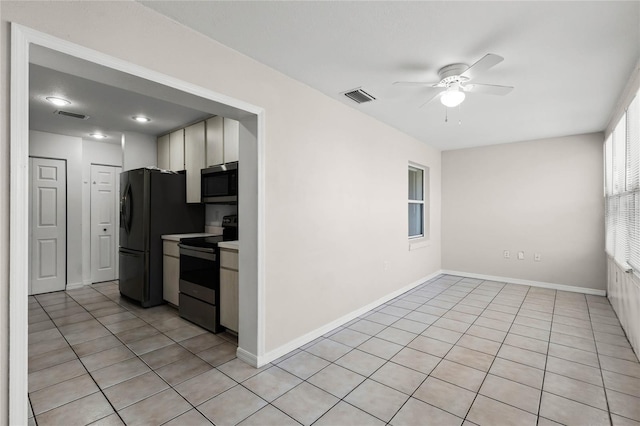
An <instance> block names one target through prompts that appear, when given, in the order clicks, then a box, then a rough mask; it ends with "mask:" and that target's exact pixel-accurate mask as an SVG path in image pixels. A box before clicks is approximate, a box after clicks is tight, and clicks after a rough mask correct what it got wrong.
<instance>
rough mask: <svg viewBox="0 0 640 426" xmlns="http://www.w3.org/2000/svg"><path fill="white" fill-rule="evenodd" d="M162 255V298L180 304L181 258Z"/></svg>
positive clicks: (176, 304)
mask: <svg viewBox="0 0 640 426" xmlns="http://www.w3.org/2000/svg"><path fill="white" fill-rule="evenodd" d="M162 257H163V259H162V298H163V299H164V300H166V301H167V302H169V303H172V304H174V305H175V306H178V303H179V302H178V288H179V283H180V259H179V258H177V257H173V256H167V255H165V256H162Z"/></svg>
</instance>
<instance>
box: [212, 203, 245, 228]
mask: <svg viewBox="0 0 640 426" xmlns="http://www.w3.org/2000/svg"><path fill="white" fill-rule="evenodd" d="M237 213H238V206H228V205H224V204H207V205H206V206H205V217H204V225H205V228H206V227H208V226H222V218H223V217H224V216H226V215H229V214H237Z"/></svg>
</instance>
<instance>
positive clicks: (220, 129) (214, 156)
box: [206, 116, 224, 167]
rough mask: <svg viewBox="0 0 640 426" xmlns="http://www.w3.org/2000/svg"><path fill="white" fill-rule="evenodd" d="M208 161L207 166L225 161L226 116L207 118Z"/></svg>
mask: <svg viewBox="0 0 640 426" xmlns="http://www.w3.org/2000/svg"><path fill="white" fill-rule="evenodd" d="M206 163H207V164H206V167H208V166H215V165H217V164H222V163H224V118H222V117H220V116H216V117H211V118H210V119H208V120H207V160H206Z"/></svg>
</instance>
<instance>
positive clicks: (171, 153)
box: [158, 116, 240, 203]
mask: <svg viewBox="0 0 640 426" xmlns="http://www.w3.org/2000/svg"><path fill="white" fill-rule="evenodd" d="M239 132H240V123H239V122H238V121H236V120H232V119H230V118H224V117H220V116H215V117H211V118H209V119H208V120H205V121H200V122H198V123H195V124H192V125H191V126H188V127H185V128H184V129H179V130H176V131H174V132H171V133H169V134H167V135H164V136H160V137H159V138H158V167H159V168H161V169H165V170H173V171H174V172H178V171H180V170H186V172H187V202H188V203H200V202H201V191H200V187H201V174H200V170H201V169H204V168H207V167H209V166H216V165H219V164H223V163H230V162H233V161H238V158H239V151H238V148H239V147H238V145H239V143H238V142H239V138H240V133H239Z"/></svg>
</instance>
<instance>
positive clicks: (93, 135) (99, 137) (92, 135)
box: [89, 133, 107, 139]
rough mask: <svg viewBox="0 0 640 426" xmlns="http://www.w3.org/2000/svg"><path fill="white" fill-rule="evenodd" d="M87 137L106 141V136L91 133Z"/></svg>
mask: <svg viewBox="0 0 640 426" xmlns="http://www.w3.org/2000/svg"><path fill="white" fill-rule="evenodd" d="M89 136H91V137H92V138H96V139H106V138H107V135H103V134H102V133H91V134H90V135H89Z"/></svg>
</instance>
